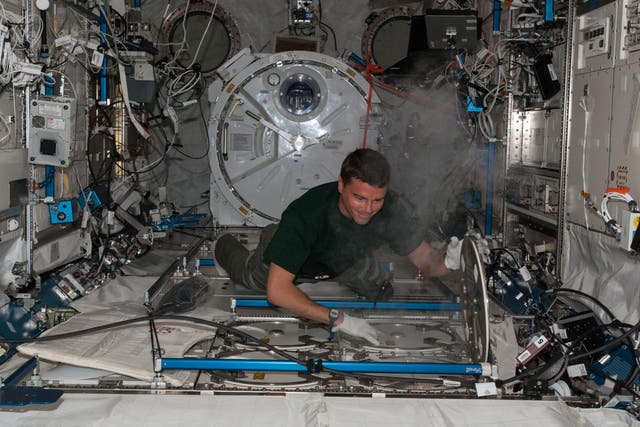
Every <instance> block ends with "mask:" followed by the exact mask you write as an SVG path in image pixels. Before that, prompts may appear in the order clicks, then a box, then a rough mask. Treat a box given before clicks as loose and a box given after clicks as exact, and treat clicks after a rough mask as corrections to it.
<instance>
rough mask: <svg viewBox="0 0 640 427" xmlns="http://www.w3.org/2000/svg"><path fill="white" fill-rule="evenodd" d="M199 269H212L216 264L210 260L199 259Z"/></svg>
mask: <svg viewBox="0 0 640 427" xmlns="http://www.w3.org/2000/svg"><path fill="white" fill-rule="evenodd" d="M199 262H200V267H213V266H214V265H216V262H215V261H214V260H213V259H212V258H200V261H199Z"/></svg>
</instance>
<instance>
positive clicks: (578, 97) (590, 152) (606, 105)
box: [567, 70, 613, 231]
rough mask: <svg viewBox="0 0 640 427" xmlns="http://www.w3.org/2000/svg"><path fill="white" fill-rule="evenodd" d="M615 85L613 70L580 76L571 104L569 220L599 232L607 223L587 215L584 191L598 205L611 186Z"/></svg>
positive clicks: (588, 213)
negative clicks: (610, 160)
mask: <svg viewBox="0 0 640 427" xmlns="http://www.w3.org/2000/svg"><path fill="white" fill-rule="evenodd" d="M612 84H613V71H612V70H605V71H599V72H595V73H588V74H581V75H577V76H576V77H575V79H574V85H573V93H572V101H571V122H570V133H569V161H568V171H567V177H568V178H567V219H568V220H569V221H572V222H576V223H578V224H582V225H587V224H586V223H587V222H588V226H589V228H591V229H596V230H600V231H604V229H605V227H604V222H603V221H602V219H601V218H600V217H598V216H596V215H595V214H593V213H592V212H586V209H585V208H584V199H583V197H582V195H581V192H582V191H583V190H584V191H586V192H588V193H590V194H591V195H592V197H593V198H594V200H595V201H596V204H599V203H600V201H601V197H602V194H604V191H605V189H606V188H607V185H608V181H609V180H608V176H609V130H610V117H611V86H612ZM585 109H586V110H587V112H585ZM585 148H586V151H585ZM583 181H584V182H583ZM585 215H586V218H587V219H586V221H585Z"/></svg>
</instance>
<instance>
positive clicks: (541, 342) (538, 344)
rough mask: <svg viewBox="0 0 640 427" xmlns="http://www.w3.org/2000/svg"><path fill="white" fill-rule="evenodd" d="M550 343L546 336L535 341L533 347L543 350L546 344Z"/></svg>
mask: <svg viewBox="0 0 640 427" xmlns="http://www.w3.org/2000/svg"><path fill="white" fill-rule="evenodd" d="M548 342H549V340H548V339H547V337H545V336H544V335H542V336H541V337H540V338H538V339H537V340H535V341H534V343H533V345H535V346H536V347H538V348H542V347H544V346H545V344H547V343H548Z"/></svg>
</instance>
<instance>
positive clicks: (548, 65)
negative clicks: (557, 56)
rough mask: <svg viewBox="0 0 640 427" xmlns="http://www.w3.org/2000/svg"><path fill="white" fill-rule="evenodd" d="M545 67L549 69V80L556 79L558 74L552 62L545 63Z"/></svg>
mask: <svg viewBox="0 0 640 427" xmlns="http://www.w3.org/2000/svg"><path fill="white" fill-rule="evenodd" d="M547 68H548V69H549V75H550V76H551V80H558V75H557V74H556V70H555V68H553V64H547Z"/></svg>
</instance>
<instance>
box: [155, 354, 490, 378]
mask: <svg viewBox="0 0 640 427" xmlns="http://www.w3.org/2000/svg"><path fill="white" fill-rule="evenodd" d="M158 362H159V365H160V368H161V369H163V370H164V369H181V370H201V369H202V370H205V371H206V370H208V371H216V370H222V371H241V370H242V371H270V372H307V371H308V370H309V367H308V366H305V365H301V364H300V363H297V362H293V361H290V360H242V359H190V358H189V359H178V358H167V359H164V358H163V359H158ZM158 362H157V363H158ZM311 367H312V369H311V371H314V370H318V371H319V370H322V369H329V370H332V371H339V372H357V373H371V374H373V373H377V374H383V373H387V374H431V375H473V376H477V375H483V374H485V373H486V372H488V370H487V368H488V367H489V365H488V364H486V363H485V364H482V363H409V362H407V363H403V362H352V361H344V362H342V361H330V360H329V361H313V363H312V364H311Z"/></svg>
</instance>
